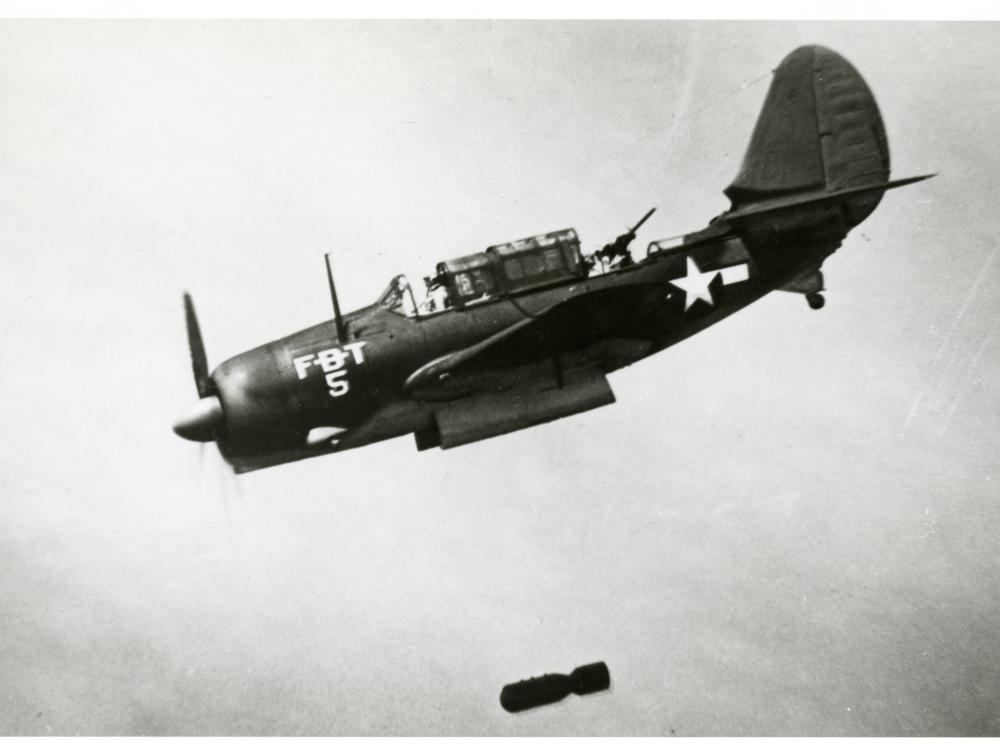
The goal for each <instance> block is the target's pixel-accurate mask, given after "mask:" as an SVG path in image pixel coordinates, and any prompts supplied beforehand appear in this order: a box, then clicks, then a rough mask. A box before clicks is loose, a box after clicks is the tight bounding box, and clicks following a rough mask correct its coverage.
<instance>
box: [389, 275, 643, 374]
mask: <svg viewBox="0 0 1000 750" xmlns="http://www.w3.org/2000/svg"><path fill="white" fill-rule="evenodd" d="M659 296H662V289H661V288H660V287H659V286H657V285H653V284H623V285H620V286H614V287H610V288H604V289H597V290H594V291H590V292H584V293H582V294H578V295H576V296H574V297H572V298H570V299H568V300H565V301H563V302H559V303H557V304H555V305H552V306H551V307H549V308H547V309H545V310H543V311H542V312H540V313H538V314H536V315H534V316H532V317H529V318H526V319H524V320H521V321H518V322H517V323H515V324H514V325H512V326H510V327H509V328H506V329H504V330H502V331H500V332H499V333H496V334H494V335H493V336H490V337H489V338H487V339H484V340H483V341H480V342H479V343H477V344H474V345H472V346H469V347H466V348H465V349H458V350H456V351H453V352H449V353H448V354H445V355H444V356H441V357H438V358H437V359H434V360H431V361H430V362H428V363H427V364H425V365H423V366H421V367H420V368H418V369H417V370H416V371H415V372H413V374H411V375H410V376H409V377H408V378H407V379H406V383H405V385H404V388H405V389H406V390H407V391H410V392H414V391H419V390H421V389H426V388H431V389H433V388H436V387H437V386H438V385H439V384H440V383H442V382H443V381H445V380H447V379H449V378H451V377H453V376H464V375H474V374H479V373H484V372H489V371H499V370H509V369H513V368H517V367H519V366H521V365H524V364H527V363H529V362H535V361H538V360H541V359H544V358H547V357H553V356H555V355H557V354H559V353H562V352H570V351H575V350H578V349H582V348H584V347H587V346H589V345H591V344H594V343H597V342H599V341H601V340H603V339H608V338H615V337H616V336H618V337H620V336H621V329H622V327H623V325H624V324H625V323H627V322H629V321H633V320H635V319H636V317H637V316H638V315H639V314H641V313H642V312H643V311H645V310H646V309H648V307H649V306H650V305H651V304H652V303H654V302H655V301H656V300H657V299H658V297H659ZM625 338H627V336H626V337H625ZM637 343H640V342H637Z"/></svg>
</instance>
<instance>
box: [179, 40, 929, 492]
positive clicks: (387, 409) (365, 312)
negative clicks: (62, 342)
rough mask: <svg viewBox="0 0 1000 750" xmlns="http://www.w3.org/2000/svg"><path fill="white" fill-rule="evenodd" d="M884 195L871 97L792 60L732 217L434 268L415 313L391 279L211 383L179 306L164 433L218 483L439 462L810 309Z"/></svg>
mask: <svg viewBox="0 0 1000 750" xmlns="http://www.w3.org/2000/svg"><path fill="white" fill-rule="evenodd" d="M930 176H931V175H923V176H920V177H911V178H908V179H902V180H889V148H888V142H887V140H886V134H885V128H884V127H883V124H882V118H881V115H880V114H879V110H878V106H877V105H876V103H875V99H874V98H873V96H872V94H871V91H870V90H869V89H868V86H867V85H866V84H865V82H864V80H863V79H862V78H861V76H860V75H859V74H858V72H857V71H856V70H855V69H854V67H853V66H852V65H851V64H850V63H849V62H848V61H847V60H845V59H844V58H843V57H841V56H840V55H839V54H837V53H836V52H833V51H831V50H829V49H825V48H823V47H819V46H809V47H800V48H799V49H796V50H795V51H794V52H792V53H791V54H790V55H788V56H787V57H786V58H785V59H784V60H783V61H782V62H781V64H780V65H779V66H778V68H777V69H776V70H775V72H774V77H773V79H772V81H771V86H770V89H769V90H768V93H767V97H766V99H765V101H764V107H763V110H762V111H761V113H760V116H759V118H758V120H757V124H756V126H755V128H754V131H753V135H752V137H751V139H750V145H749V147H748V149H747V151H746V155H745V156H744V159H743V163H742V166H741V168H740V171H739V174H738V175H737V176H736V179H735V180H734V181H733V183H732V184H731V185H730V186H729V187H728V188H726V190H725V195H726V197H727V198H729V200H730V201H731V207H730V208H729V210H727V211H725V212H724V213H722V214H721V215H719V216H716V217H715V218H714V219H712V220H711V221H710V222H709V224H708V226H707V227H705V228H704V229H702V230H700V231H697V232H694V233H692V234H688V235H685V236H684V237H683V238H678V239H679V240H680V241H679V242H670V241H659V242H653V243H651V244H650V245H649V247H648V250H647V254H646V257H645V258H643V259H642V260H640V261H635V260H633V258H632V256H631V253H630V251H629V248H628V246H629V243H630V242H631V241H632V240H634V239H635V234H636V231H637V230H638V228H639V226H640V225H641V224H642V223H643V222H644V221H645V220H646V219H647V218H648V217H649V215H650V214H651V213H652V210H651V211H649V212H648V213H647V214H646V215H645V216H644V217H643V219H642V220H641V221H640V222H639V223H638V224H637V225H636V226H635V227H633V228H632V229H631V230H630V231H628V232H627V233H625V234H623V235H622V236H620V237H619V238H618V239H617V240H616V241H615V242H613V243H610V244H608V245H605V246H604V247H603V248H602V249H601V250H599V251H597V252H595V253H592V254H589V255H586V254H584V253H582V252H581V249H580V240H579V238H578V237H577V235H576V232H574V231H573V230H572V229H564V230H561V231H556V232H549V233H547V234H541V235H537V236H533V237H528V238H526V239H522V240H517V241H515V242H508V243H504V244H499V245H494V246H492V247H488V248H487V249H486V250H485V251H483V252H478V253H473V254H472V255H466V256H463V257H460V258H455V259H452V260H447V261H444V262H442V263H439V264H438V265H437V268H436V270H435V275H434V276H433V277H432V278H427V279H426V280H425V281H426V283H427V287H428V292H427V295H426V299H424V300H423V301H422V302H421V303H419V304H418V302H417V300H416V297H415V295H414V294H413V290H412V288H411V287H410V286H409V285H408V284H407V283H406V280H405V278H404V277H402V276H397V277H396V278H394V279H393V280H392V282H391V283H390V285H389V287H388V289H386V290H385V292H384V293H383V294H382V295H381V296H380V297H379V298H378V299H377V300H376V302H375V303H374V304H372V305H369V306H368V307H364V308H362V309H360V310H355V311H353V312H349V313H347V314H341V312H340V309H339V305H338V303H337V295H336V290H335V287H334V284H333V277H332V274H331V273H330V265H329V257H327V272H328V278H329V283H330V292H331V296H332V298H333V306H334V317H333V319H332V320H328V321H326V322H323V323H320V324H318V325H315V326H313V327H311V328H307V329H305V330H304V331H300V332H298V333H293V334H292V335H290V336H286V337H285V338H282V339H278V340H277V341H273V342H271V343H269V344H265V345H263V346H259V347H257V348H255V349H251V350H250V351H247V352H244V353H243V354H239V355H237V356H235V357H233V358H232V359H229V360H226V361H225V362H223V363H222V364H221V365H219V366H218V367H217V368H216V369H215V370H214V371H213V372H212V373H211V374H209V371H208V362H207V358H206V355H205V349H204V345H203V344H202V339H201V333H200V330H199V327H198V321H197V318H196V317H195V313H194V306H193V304H192V302H191V298H190V296H188V295H187V294H185V295H184V304H185V313H186V317H187V331H188V340H189V345H190V349H191V360H192V365H193V369H194V379H195V385H196V387H197V390H198V397H199V401H198V402H197V403H196V404H194V405H193V406H192V407H191V408H190V409H189V410H188V411H186V412H185V413H184V414H183V415H182V416H181V417H180V418H179V419H178V420H177V422H176V423H175V424H174V431H175V432H176V433H177V434H178V435H180V436H181V437H183V438H186V439H188V440H194V441H200V442H210V441H215V442H216V443H217V444H218V446H219V449H220V451H221V452H222V455H223V456H224V457H225V459H226V460H227V461H228V462H229V463H230V464H231V465H232V467H233V468H234V469H235V471H237V472H239V473H242V472H248V471H253V470H256V469H261V468H265V467H269V466H275V465H278V464H283V463H287V462H290V461H297V460H300V459H303V458H310V457H313V456H320V455H324V454H328V453H333V452H337V451H343V450H347V449H348V448H357V447H359V446H362V445H367V444H369V443H374V442H376V441H379V440H386V439H388V438H393V437H398V436H401V435H406V434H409V433H413V435H414V436H415V439H416V445H417V448H418V449H419V450H425V449H427V448H432V447H438V446H439V447H441V448H453V447H455V446H458V445H463V444H465V443H470V442H473V441H476V440H482V439H484V438H489V437H493V436H496V435H501V434H504V433H507V432H511V431H513V430H519V429H522V428H525V427H530V426H532V425H536V424H540V423H542V422H548V421H551V420H554V419H559V418H560V417H565V416H569V415H571V414H577V413H579V412H583V411H586V410H588V409H594V408H596V407H599V406H604V405H606V404H610V403H612V402H614V400H615V397H614V394H613V393H612V392H611V388H610V386H609V385H608V381H607V374H608V373H610V372H612V371H614V370H617V369H619V368H622V367H627V366H628V365H631V364H633V363H634V362H637V361H639V360H640V359H643V358H645V357H648V356H649V355H651V354H654V353H656V352H658V351H661V350H662V349H665V348H667V347H668V346H671V345H672V344H676V343H677V342H678V341H681V340H682V339H685V338H687V337H688V336H691V335H692V334H695V333H698V332H699V331H701V330H703V329H705V328H707V327H708V326H710V325H713V324H714V323H717V322H719V321H720V320H722V319H723V318H725V317H727V316H728V315H731V314H732V313H734V312H736V311H737V310H739V309H741V308H743V307H746V306H747V305H749V304H750V303H751V302H754V301H756V300H758V299H760V298H761V297H763V296H764V295H765V294H767V293H768V292H771V291H774V290H784V291H789V292H797V293H800V294H803V295H804V296H805V297H806V300H807V301H808V303H809V306H810V307H811V308H813V309H818V308H820V307H822V306H823V296H822V294H821V292H822V291H823V276H822V273H821V270H820V269H821V266H822V265H823V261H824V260H825V259H826V258H827V257H829V256H830V255H831V254H833V253H834V251H836V250H837V249H838V248H839V247H840V245H841V243H842V242H843V240H844V238H845V237H846V236H847V233H848V232H849V231H850V230H851V229H852V228H854V227H855V226H857V225H858V224H859V223H861V222H862V221H863V220H864V219H865V218H866V217H867V216H868V215H869V214H870V213H871V212H872V211H874V210H875V208H876V206H878V204H879V201H880V200H881V199H882V195H883V193H884V192H885V191H886V190H889V189H891V188H895V187H900V186H902V185H907V184H910V183H913V182H917V181H919V180H922V179H926V178H927V177H930Z"/></svg>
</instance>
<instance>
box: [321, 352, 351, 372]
mask: <svg viewBox="0 0 1000 750" xmlns="http://www.w3.org/2000/svg"><path fill="white" fill-rule="evenodd" d="M344 359H345V357H344V353H343V352H342V351H341V350H340V349H338V348H336V347H334V348H333V349H324V350H323V351H321V352H320V353H319V354H317V355H316V361H317V362H319V366H320V367H322V368H323V372H333V371H334V370H340V369H342V368H343V366H344Z"/></svg>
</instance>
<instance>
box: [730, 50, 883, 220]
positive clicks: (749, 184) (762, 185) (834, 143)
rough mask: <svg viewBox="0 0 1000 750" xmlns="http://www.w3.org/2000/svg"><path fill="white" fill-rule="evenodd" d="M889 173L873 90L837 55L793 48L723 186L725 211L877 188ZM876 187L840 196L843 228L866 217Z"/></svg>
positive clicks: (878, 195) (776, 74) (879, 195)
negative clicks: (727, 204) (732, 174)
mask: <svg viewBox="0 0 1000 750" xmlns="http://www.w3.org/2000/svg"><path fill="white" fill-rule="evenodd" d="M888 177H889V145H888V142H887V140H886V136H885V128H884V127H883V125H882V116H881V114H880V113H879V110H878V105H877V104H876V103H875V97H873V96H872V93H871V91H870V90H869V88H868V85H867V84H866V83H865V81H864V79H863V78H862V77H861V75H860V74H859V73H858V72H857V70H855V69H854V67H853V66H852V65H851V64H850V63H849V62H848V61H847V60H845V59H844V58H843V57H842V56H840V55H839V54H837V53H836V52H833V51H832V50H829V49H826V48H824V47H819V46H809V47H799V48H798V49H796V50H795V51H794V52H792V53H791V54H789V55H788V56H787V57H786V58H785V59H784V60H782V61H781V64H780V65H779V66H778V68H777V70H775V72H774V79H773V80H772V82H771V87H770V89H768V92H767V98H766V99H765V101H764V107H763V109H762V110H761V113H760V116H759V118H758V119H757V124H756V126H755V127H754V131H753V135H752V137H751V139H750V145H749V147H748V148H747V152H746V155H745V156H744V157H743V164H742V166H741V167H740V171H739V174H738V175H737V176H736V179H735V180H733V183H732V184H731V185H730V186H729V187H728V188H726V191H725V193H726V196H727V197H728V198H729V199H730V200H731V201H732V204H733V205H732V209H731V211H739V210H746V209H756V208H763V207H766V206H767V205H768V204H769V203H773V202H775V201H777V200H779V199H787V198H788V197H790V196H801V197H803V198H806V197H810V198H811V197H817V198H818V197H820V196H822V195H824V194H829V193H832V192H836V191H840V190H845V189H851V188H864V187H875V186H877V185H880V184H883V183H885V182H886V181H887V180H888ZM881 198H882V193H881V192H880V191H875V192H866V193H863V194H855V197H852V198H850V199H849V200H845V201H844V202H843V203H842V206H843V211H844V219H845V221H846V224H847V226H848V227H851V226H855V225H857V224H859V223H860V222H861V221H863V220H864V219H865V217H867V216H868V214H870V213H871V212H872V211H874V210H875V207H876V206H878V203H879V201H880V200H881Z"/></svg>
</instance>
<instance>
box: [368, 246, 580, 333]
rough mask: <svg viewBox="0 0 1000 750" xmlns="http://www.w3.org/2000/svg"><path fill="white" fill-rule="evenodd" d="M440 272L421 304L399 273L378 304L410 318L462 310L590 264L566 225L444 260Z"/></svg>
mask: <svg viewBox="0 0 1000 750" xmlns="http://www.w3.org/2000/svg"><path fill="white" fill-rule="evenodd" d="M436 272H437V275H436V276H435V277H434V279H433V280H430V279H428V282H427V283H428V287H429V288H430V289H429V291H431V294H429V295H428V296H427V299H425V300H424V301H423V302H422V303H420V304H419V306H418V303H417V300H416V298H415V297H414V294H413V290H412V288H411V287H410V285H409V283H408V282H407V280H406V277H405V276H396V277H395V278H394V279H393V280H392V281H391V282H390V283H389V286H388V288H387V289H386V290H385V292H383V293H382V295H381V296H380V297H379V299H378V302H377V303H376V304H377V305H378V306H379V307H382V308H383V309H385V310H393V311H395V312H397V313H400V314H402V315H406V316H414V315H418V314H422V313H425V312H426V313H430V312H436V311H440V310H443V309H446V308H448V307H452V308H463V307H465V306H466V305H470V304H476V303H477V302H481V301H485V300H489V299H494V298H496V297H499V296H504V295H508V294H518V293H520V292H524V291H528V290H531V289H536V288H539V287H543V286H548V285H550V284H558V283H560V282H563V281H571V280H573V279H579V278H585V277H586V276H587V273H588V267H587V264H586V263H585V262H584V260H583V256H582V255H581V253H580V239H579V237H577V234H576V232H575V231H574V230H573V229H563V230H560V231H558V232H549V233H548V234H539V235H536V236H534V237H526V238H524V239H522V240H516V241H515V242H506V243H504V244H502V245H493V246H491V247H488V248H486V250H485V251H483V252H481V253H473V254H472V255H463V256H462V257H460V258H454V259H452V260H446V261H444V262H442V263H438V264H437V268H436ZM435 292H440V293H442V296H443V297H444V299H442V298H435Z"/></svg>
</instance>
